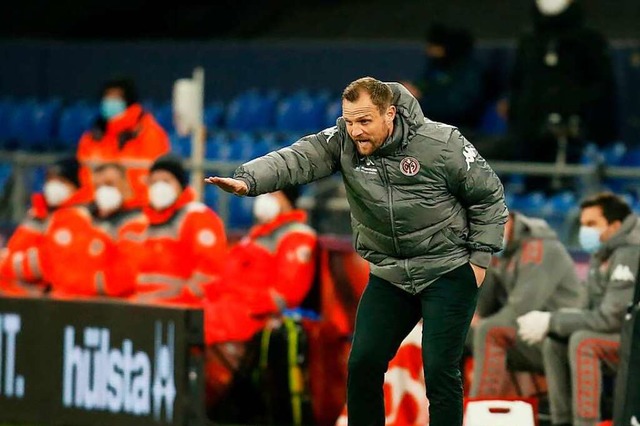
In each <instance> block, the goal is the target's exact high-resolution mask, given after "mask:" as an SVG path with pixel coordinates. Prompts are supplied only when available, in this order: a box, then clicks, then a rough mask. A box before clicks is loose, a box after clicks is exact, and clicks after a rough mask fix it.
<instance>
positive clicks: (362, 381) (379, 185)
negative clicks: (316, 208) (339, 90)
mask: <svg viewBox="0 0 640 426" xmlns="http://www.w3.org/2000/svg"><path fill="white" fill-rule="evenodd" d="M336 172H340V173H341V174H342V179H343V182H344V185H345V187H346V192H347V199H348V202H349V205H350V208H351V218H352V228H353V234H354V245H355V248H356V250H357V251H358V253H360V255H361V256H362V257H363V258H365V259H366V260H367V261H368V262H369V264H370V270H371V276H370V280H369V284H368V285H367V288H366V289H365V291H364V293H363V296H362V298H361V300H360V303H359V306H358V312H357V315H356V324H355V332H354V336H353V345H352V349H351V353H350V356H349V363H348V369H349V371H348V383H347V410H348V419H349V424H350V425H351V426H365V425H366V426H369V425H380V426H382V425H384V423H385V414H384V413H385V409H384V398H383V391H382V389H383V381H384V373H385V371H386V369H387V365H388V363H389V361H390V360H391V359H392V358H393V356H394V355H395V353H396V351H397V349H398V347H399V345H400V343H401V342H402V340H403V339H404V337H405V336H406V335H407V334H408V333H409V332H410V331H411V330H412V329H413V327H414V326H415V325H416V323H417V322H418V321H419V320H420V319H423V342H422V343H423V363H424V371H425V380H426V383H427V396H428V398H429V400H430V424H431V426H461V425H462V380H461V374H460V370H459V360H460V357H461V355H462V350H463V346H464V341H465V336H466V334H467V330H468V328H469V323H470V321H471V317H472V316H473V312H474V310H475V305H476V300H477V292H478V286H479V285H480V284H481V282H482V280H483V279H484V271H485V269H486V268H487V266H488V265H489V262H490V259H491V255H492V253H493V252H495V251H498V250H500V249H501V248H502V237H503V230H504V223H505V222H506V219H507V208H506V205H505V202H504V192H503V187H502V184H501V183H500V180H499V179H498V177H497V176H496V174H495V173H494V172H493V171H492V169H491V168H490V167H489V165H488V164H487V162H486V161H485V160H484V159H483V158H482V157H481V156H480V155H479V154H478V152H477V151H476V149H475V148H474V147H473V145H471V144H470V143H469V142H468V141H467V140H466V139H465V138H464V137H463V136H462V135H461V134H460V132H459V131H458V130H457V129H456V128H455V127H452V126H449V125H446V124H442V123H437V122H433V121H430V120H428V119H425V117H424V115H423V113H422V111H421V109H420V106H419V104H418V102H417V101H416V99H415V98H414V97H413V96H411V94H410V93H409V92H408V91H407V89H406V88H404V86H402V85H400V84H398V83H382V82H380V81H378V80H376V79H373V78H370V77H365V78H361V79H358V80H356V81H354V82H352V83H351V84H349V86H347V88H346V89H345V90H344V92H343V94H342V117H340V118H339V119H338V120H337V123H336V126H335V127H332V128H328V129H325V130H323V131H321V132H319V133H317V134H314V135H310V136H306V137H303V138H302V139H301V140H299V141H297V142H296V143H294V144H293V145H292V146H291V147H287V148H283V149H281V150H279V151H277V152H272V153H270V154H267V155H266V156H264V157H261V158H258V159H256V160H253V161H250V162H248V163H246V164H243V165H242V166H240V167H239V168H238V169H237V170H236V172H235V173H234V176H233V178H222V177H211V178H207V179H206V181H207V182H208V183H211V184H215V185H218V186H219V187H221V188H222V189H224V190H226V191H228V192H232V193H235V194H238V195H249V196H255V195H258V194H262V193H266V192H271V191H276V190H279V189H282V188H284V187H287V186H290V185H299V184H304V183H308V182H312V181H315V180H318V179H321V178H323V177H326V176H329V175H331V174H333V173H336Z"/></svg>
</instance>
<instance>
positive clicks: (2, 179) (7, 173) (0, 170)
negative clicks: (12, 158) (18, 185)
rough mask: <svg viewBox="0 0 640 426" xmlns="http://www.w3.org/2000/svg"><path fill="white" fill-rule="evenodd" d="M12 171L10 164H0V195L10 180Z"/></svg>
mask: <svg viewBox="0 0 640 426" xmlns="http://www.w3.org/2000/svg"><path fill="white" fill-rule="evenodd" d="M12 171H13V170H12V168H11V164H6V163H3V164H0V193H2V190H3V189H4V187H5V185H6V184H7V182H8V181H9V179H10V178H11V173H12Z"/></svg>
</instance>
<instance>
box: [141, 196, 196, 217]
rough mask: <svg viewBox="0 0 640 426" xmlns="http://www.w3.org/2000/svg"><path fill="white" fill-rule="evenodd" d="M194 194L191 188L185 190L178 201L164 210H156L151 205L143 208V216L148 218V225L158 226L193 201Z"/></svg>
mask: <svg viewBox="0 0 640 426" xmlns="http://www.w3.org/2000/svg"><path fill="white" fill-rule="evenodd" d="M195 199H196V193H195V191H194V190H193V188H191V187H187V188H185V190H184V191H182V194H180V195H179V196H178V199H177V200H176V202H175V203H173V204H172V205H171V206H169V207H167V208H166V209H164V210H156V209H154V208H153V207H151V205H146V206H145V207H144V214H145V215H147V217H148V218H149V223H151V224H152V225H159V224H161V223H165V222H167V221H169V219H171V218H172V217H173V216H175V215H176V213H178V211H180V209H182V208H183V207H184V206H186V205H187V204H189V203H191V202H192V201H195Z"/></svg>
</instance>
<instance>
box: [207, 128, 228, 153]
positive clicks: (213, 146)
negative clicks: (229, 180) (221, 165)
mask: <svg viewBox="0 0 640 426" xmlns="http://www.w3.org/2000/svg"><path fill="white" fill-rule="evenodd" d="M230 152H231V146H230V143H229V135H228V134H227V133H225V132H215V133H213V134H211V135H210V136H209V138H208V139H207V141H206V142H205V158H206V159H207V160H227V159H228V158H229V156H230Z"/></svg>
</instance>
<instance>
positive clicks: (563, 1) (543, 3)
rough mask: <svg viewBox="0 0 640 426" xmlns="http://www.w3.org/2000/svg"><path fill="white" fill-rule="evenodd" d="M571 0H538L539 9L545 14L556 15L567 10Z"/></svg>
mask: <svg viewBox="0 0 640 426" xmlns="http://www.w3.org/2000/svg"><path fill="white" fill-rule="evenodd" d="M570 4H571V0H536V6H538V10H539V11H540V13H542V14H543V15H545V16H556V15H559V14H561V13H562V12H564V11H565V10H567V8H568V7H569V5H570Z"/></svg>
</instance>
